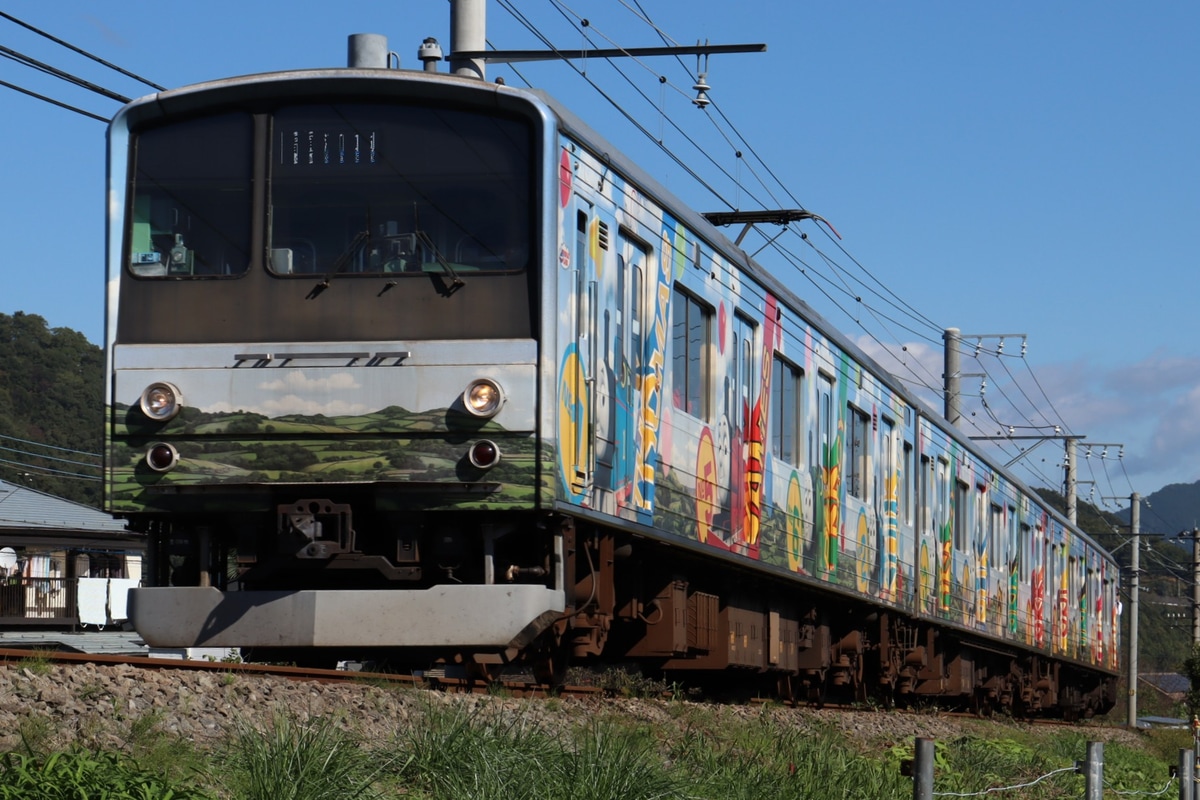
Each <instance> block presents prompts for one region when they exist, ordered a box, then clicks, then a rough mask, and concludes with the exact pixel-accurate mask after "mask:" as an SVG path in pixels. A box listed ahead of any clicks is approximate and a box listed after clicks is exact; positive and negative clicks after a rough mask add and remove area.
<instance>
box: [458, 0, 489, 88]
mask: <svg viewBox="0 0 1200 800" xmlns="http://www.w3.org/2000/svg"><path fill="white" fill-rule="evenodd" d="M486 49H487V2H486V0H450V71H451V72H452V73H454V74H455V75H462V76H464V77H467V78H480V79H482V78H483V77H484V64H483V60H482V59H462V58H455V56H454V54H455V53H468V52H482V51H483V50H486Z"/></svg>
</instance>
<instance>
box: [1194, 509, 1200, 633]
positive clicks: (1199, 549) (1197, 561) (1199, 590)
mask: <svg viewBox="0 0 1200 800" xmlns="http://www.w3.org/2000/svg"><path fill="white" fill-rule="evenodd" d="M1197 645H1200V530H1196V529H1195V528H1192V647H1196V646H1197Z"/></svg>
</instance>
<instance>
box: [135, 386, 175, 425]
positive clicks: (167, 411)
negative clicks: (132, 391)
mask: <svg viewBox="0 0 1200 800" xmlns="http://www.w3.org/2000/svg"><path fill="white" fill-rule="evenodd" d="M141 406H142V413H143V414H145V415H146V416H147V417H149V418H150V419H152V420H156V421H158V422H166V421H167V420H169V419H171V418H172V417H174V416H175V415H176V414H178V413H179V409H181V408H183V397H182V395H180V394H179V390H178V389H176V388H175V386H174V385H173V384H170V383H152V384H150V385H149V386H147V387H146V388H145V390H144V391H143V392H142V401H141Z"/></svg>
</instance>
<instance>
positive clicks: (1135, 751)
mask: <svg viewBox="0 0 1200 800" xmlns="http://www.w3.org/2000/svg"><path fill="white" fill-rule="evenodd" d="M547 702H548V703H551V704H553V703H555V702H556V701H547ZM530 708H532V707H530V706H524V705H522V704H521V703H517V702H511V701H509V702H496V703H492V704H487V703H482V704H473V703H468V702H463V703H458V702H448V701H446V700H445V699H444V698H442V697H440V696H433V697H432V698H431V699H428V700H425V701H422V702H421V703H420V710H419V711H418V712H417V713H416V714H415V715H413V716H412V717H411V718H410V719H408V720H406V721H405V722H404V723H403V725H402V726H400V727H397V729H396V730H395V731H394V732H393V734H392V735H391V736H390V737H388V738H387V740H386V741H381V740H366V739H364V738H362V737H361V736H359V735H357V734H356V733H355V732H354V721H353V719H352V718H350V717H348V716H346V715H339V716H338V718H337V719H335V718H332V717H322V718H316V719H311V720H307V721H302V720H301V719H299V718H298V717H295V716H291V715H287V714H281V715H276V716H275V717H273V718H271V719H266V720H260V719H253V720H251V719H246V720H243V721H241V722H240V723H239V724H238V725H237V726H235V729H234V730H233V732H232V733H230V734H229V735H228V736H227V737H226V740H225V741H224V742H222V743H221V744H220V745H219V746H218V747H216V748H215V749H213V750H210V751H201V750H199V749H197V748H196V747H195V746H193V745H191V744H190V743H189V742H186V741H183V740H180V739H178V738H177V737H173V736H171V735H170V734H167V733H165V732H163V731H157V730H156V723H157V719H155V718H149V719H148V720H147V721H146V722H145V723H144V724H141V725H139V726H138V729H139V730H140V733H139V735H138V736H136V737H131V738H130V740H129V741H127V742H126V744H125V746H124V747H123V748H122V749H121V751H120V752H111V751H108V752H89V751H88V750H87V749H86V748H80V747H76V748H74V749H72V750H70V751H65V752H57V753H54V752H46V751H45V750H43V749H42V748H40V747H39V741H38V738H37V736H36V735H33V734H34V733H36V731H32V732H31V735H29V736H26V737H23V744H22V745H21V748H20V749H19V751H14V752H12V753H10V754H7V755H6V756H3V757H2V758H0V799H2V798H18V797H19V798H29V799H32V800H38V798H68V797H69V798H78V797H88V798H93V797H94V798H101V797H103V798H112V799H113V800H125V799H126V798H132V799H134V800H200V799H201V798H209V799H211V800H267V799H268V798H269V799H270V800H327V799H332V798H339V799H340V798H351V797H353V798H399V797H403V798H419V799H420V800H464V798H477V799H478V800H488V799H490V798H495V800H523V799H524V798H529V800H533V798H537V799H538V800H558V798H562V799H563V800H567V798H570V799H571V800H614V799H616V800H674V799H676V798H678V799H679V800H684V799H685V798H686V799H688V800H692V799H693V798H708V799H711V800H741V799H742V798H745V800H750V798H755V799H756V800H757V798H767V797H769V798H779V799H780V800H790V799H791V798H796V800H800V799H801V798H803V800H833V799H834V798H837V799H838V800H841V799H842V798H855V799H856V800H857V799H859V798H864V799H870V800H876V799H877V800H890V799H891V798H895V800H907V798H910V797H912V795H913V784H912V780H911V779H910V778H907V777H904V776H903V775H901V769H900V767H901V762H902V761H903V760H906V759H911V758H912V757H913V740H912V739H911V738H906V739H905V740H903V741H888V740H886V739H883V738H881V737H882V734H879V735H875V736H868V735H858V736H854V737H851V736H847V735H846V734H845V733H843V732H842V731H841V730H840V729H838V728H837V727H835V726H833V725H831V724H828V723H825V724H816V725H815V727H814V726H811V725H810V726H808V727H803V728H801V727H796V726H795V724H794V723H795V721H796V719H795V717H791V718H790V717H789V715H788V713H787V712H786V710H780V709H778V708H771V707H767V708H764V709H760V710H758V711H755V712H751V713H749V714H746V713H741V714H734V713H730V710H729V709H728V708H723V707H714V706H703V705H693V704H689V703H683V702H675V703H669V704H668V706H667V711H668V715H669V719H670V724H666V725H664V724H662V723H656V724H650V723H647V722H645V721H644V718H638V717H635V716H633V715H626V714H617V713H613V712H611V711H601V712H598V713H597V714H595V715H588V714H584V713H581V707H580V706H571V707H570V708H569V709H568V707H567V706H566V705H565V704H563V705H561V706H559V705H552V706H550V707H549V708H547V707H545V706H543V707H542V708H541V710H540V713H539V714H537V715H536V716H535V715H534V714H532V713H529V709H530ZM521 709H526V710H521ZM548 712H549V713H548ZM548 721H549V724H548ZM987 730H988V731H989V733H988V734H987V735H988V738H983V737H975V736H970V737H962V738H959V739H955V740H950V741H938V742H937V748H936V763H935V769H934V776H935V779H934V791H935V793H953V792H964V793H977V792H982V791H984V790H986V789H1003V788H1004V787H1016V786H1019V785H1022V784H1030V783H1033V785H1032V786H1026V787H1025V788H1020V789H1016V788H1013V789H1010V790H1008V791H993V792H991V793H989V795H988V796H989V797H991V798H997V797H1013V798H1034V799H1035V800H1039V799H1042V798H1044V799H1046V800H1058V798H1064V799H1065V798H1078V797H1081V796H1082V795H1083V790H1084V783H1083V781H1084V779H1083V776H1082V775H1077V774H1074V773H1072V772H1070V771H1061V770H1064V768H1066V767H1070V766H1073V765H1074V763H1075V762H1076V761H1080V760H1082V759H1083V758H1084V757H1085V755H1086V750H1087V742H1088V741H1089V740H1102V739H1104V738H1105V737H1103V736H1098V735H1096V733H1097V731H1098V730H1099V729H1091V730H1089V729H1065V728H1053V729H1045V728H1040V729H1039V728H1034V729H1029V728H1026V727H1021V726H1017V725H1004V724H1003V723H997V724H996V725H995V726H993V727H992V728H989V729H987ZM1089 734H1091V735H1089ZM1190 743H1191V740H1190V737H1189V736H1188V734H1187V732H1186V731H1183V732H1174V731H1172V732H1154V733H1152V734H1147V735H1144V736H1142V737H1140V738H1139V739H1138V740H1137V741H1136V742H1135V743H1133V744H1131V745H1130V744H1122V743H1120V742H1109V743H1107V744H1106V745H1105V750H1104V760H1105V763H1104V777H1105V784H1106V793H1107V792H1108V790H1113V791H1116V792H1136V793H1147V794H1153V793H1155V792H1157V791H1158V790H1160V789H1162V788H1163V786H1164V784H1165V783H1166V782H1167V775H1168V765H1169V764H1174V763H1175V762H1176V760H1177V758H1178V751H1179V749H1180V748H1181V747H1188V746H1190ZM1056 771H1057V772H1056ZM1051 773H1056V774H1051ZM1047 776H1049V777H1047ZM1039 779H1040V780H1039ZM1176 793H1177V789H1175V788H1174V787H1172V788H1171V789H1169V790H1168V791H1167V793H1166V795H1164V796H1174V794H1176Z"/></svg>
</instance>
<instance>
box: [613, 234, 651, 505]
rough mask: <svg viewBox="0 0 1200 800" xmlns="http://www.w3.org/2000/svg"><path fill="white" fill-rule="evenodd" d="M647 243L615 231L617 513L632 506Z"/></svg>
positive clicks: (638, 443) (638, 445)
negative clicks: (616, 276) (616, 299)
mask: <svg viewBox="0 0 1200 800" xmlns="http://www.w3.org/2000/svg"><path fill="white" fill-rule="evenodd" d="M649 260H650V248H649V246H647V245H646V244H645V243H643V242H641V241H640V240H639V239H637V238H636V237H635V236H633V234H631V233H630V232H629V231H627V230H625V229H623V228H622V229H619V230H618V232H617V273H618V278H617V281H618V293H619V295H620V301H619V302H620V306H621V307H620V308H619V309H618V311H617V317H618V321H617V343H616V344H615V348H616V350H617V354H616V363H617V367H616V387H615V390H614V398H615V399H614V405H615V409H614V413H615V430H616V431H617V440H616V454H615V464H614V467H613V489H614V491H615V492H616V501H617V509H618V513H621V514H622V516H627V517H628V516H630V515H629V514H626V513H625V512H626V511H627V510H634V509H635V506H634V492H633V483H634V481H635V480H636V479H637V478H636V475H635V472H636V466H637V464H638V452H639V449H640V448H641V441H642V425H641V420H640V419H639V414H638V411H639V410H640V409H641V407H642V385H641V375H642V368H643V366H644V360H645V351H644V345H643V336H642V326H643V325H644V324H645V316H646V314H645V311H646V297H645V286H646V264H647V262H648V261H649Z"/></svg>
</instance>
